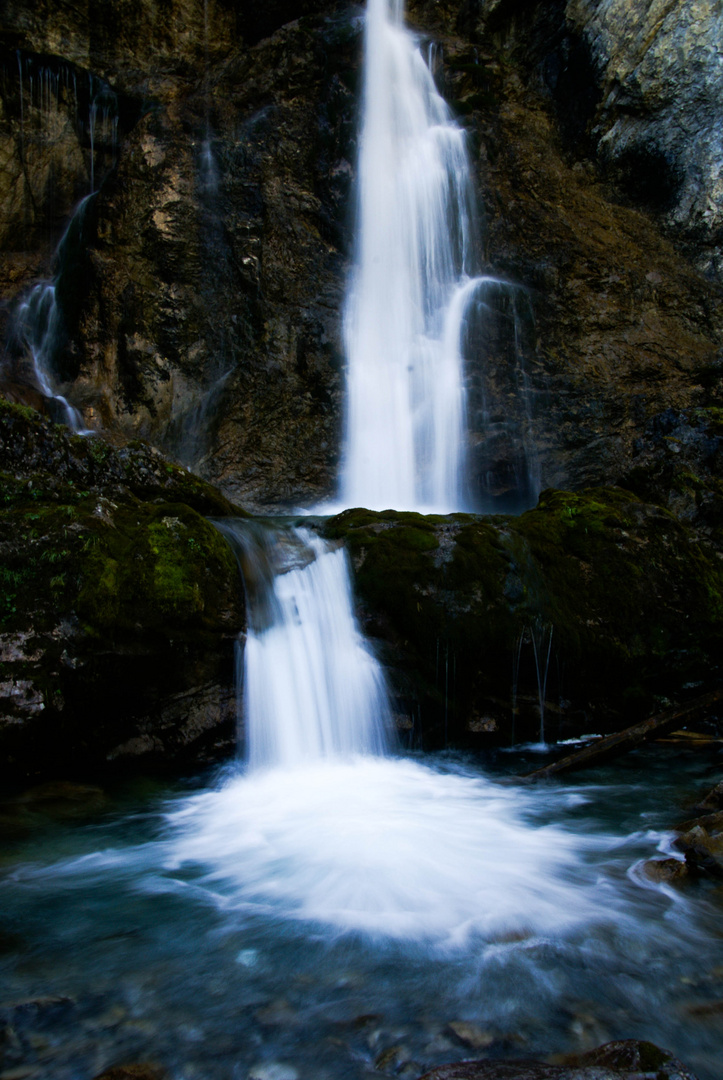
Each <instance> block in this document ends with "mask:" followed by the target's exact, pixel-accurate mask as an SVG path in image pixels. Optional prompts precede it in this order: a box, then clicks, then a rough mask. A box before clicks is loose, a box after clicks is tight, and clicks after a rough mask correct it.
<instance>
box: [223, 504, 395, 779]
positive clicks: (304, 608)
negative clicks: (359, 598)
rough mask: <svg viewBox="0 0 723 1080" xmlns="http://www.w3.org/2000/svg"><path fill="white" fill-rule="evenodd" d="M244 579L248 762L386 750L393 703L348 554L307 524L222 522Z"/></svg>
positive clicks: (276, 762) (243, 691) (302, 759)
mask: <svg viewBox="0 0 723 1080" xmlns="http://www.w3.org/2000/svg"><path fill="white" fill-rule="evenodd" d="M216 524H217V525H218V527H219V528H220V529H221V531H222V532H223V533H224V535H225V536H226V537H227V539H228V540H229V542H230V543H231V545H232V547H233V548H234V550H235V551H236V554H237V557H238V559H239V562H240V564H241V568H242V572H243V575H244V580H245V583H246V595H247V602H248V609H249V615H248V621H249V630H248V635H247V639H246V646H245V649H244V654H243V671H242V678H241V687H242V688H241V697H242V701H243V714H244V717H245V720H246V730H247V758H248V761H249V764H250V765H251V766H252V767H254V768H256V767H260V766H274V765H280V766H291V765H298V764H300V763H302V762H310V761H314V760H319V759H327V758H337V757H340V756H349V755H351V754H383V753H384V750H385V748H386V739H387V734H386V733H387V731H388V730H389V727H390V715H391V711H390V707H389V701H388V697H387V691H386V686H385V681H384V675H383V672H382V669H381V666H380V664H379V662H378V661H377V660H376V658H375V657H374V656H373V654H372V653H371V651H370V650H369V648H368V646H367V645H366V644H365V642H364V639H363V637H362V635H361V633H360V631H359V629H358V627H357V624H356V620H355V618H354V608H353V597H352V591H351V583H350V579H349V571H348V567H347V562H346V553H345V551H344V550H343V548H336V549H331V548H329V547H328V546H327V545H326V544H325V543H324V541H323V540H321V539H319V537H317V536H315V535H314V534H313V533H311V532H310V531H309V530H306V529H278V528H277V529H273V530H272V529H271V528H261V529H259V528H254V527H253V526H248V525H246V524H245V523H244V522H235V521H232V522H217V523H216Z"/></svg>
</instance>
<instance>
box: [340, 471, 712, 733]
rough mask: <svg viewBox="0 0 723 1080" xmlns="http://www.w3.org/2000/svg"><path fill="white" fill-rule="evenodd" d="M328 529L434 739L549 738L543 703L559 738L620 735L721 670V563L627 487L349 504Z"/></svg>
mask: <svg viewBox="0 0 723 1080" xmlns="http://www.w3.org/2000/svg"><path fill="white" fill-rule="evenodd" d="M325 531H326V534H327V535H328V536H330V537H332V538H343V539H344V541H345V543H346V545H347V548H348V550H349V552H350V555H351V558H352V562H353V566H354V577H355V583H356V590H357V594H358V596H359V598H360V601H361V605H362V611H363V618H364V622H365V628H366V630H367V632H368V633H369V634H370V635H371V636H372V637H374V638H376V639H377V640H378V641H379V642H380V647H381V649H382V655H383V658H384V660H385V662H386V663H387V667H388V669H389V670H390V672H391V673H392V679H393V681H394V684H395V688H396V691H397V694H398V698H399V701H400V705H399V709H400V711H401V712H402V714H403V715H405V716H406V717H408V718H409V723H408V725H407V726H410V725H411V724H412V722H413V723H414V724H415V725H416V729H417V731H419V729H420V725H419V723H418V720H417V717H419V716H421V729H423V730H424V732H425V739H427V740H428V742H430V743H432V742H434V743H439V742H440V741H446V740H450V741H457V742H458V741H467V742H472V743H473V744H474V743H476V744H480V743H481V744H484V743H494V742H503V743H505V742H506V743H509V742H511V741H514V740H515V739H519V740H524V739H529V738H536V737H539V735H540V731H541V727H542V726H543V725H542V722H541V721H542V717H541V712H542V713H543V714H544V734H545V736H546V737H547V738H550V739H556V738H560V737H565V736H567V735H571V734H579V733H580V732H581V731H594V732H597V733H599V732H600V731H605V730H608V731H609V730H618V729H619V728H621V727H623V726H625V725H624V723H621V720H622V719H623V718H626V717H627V718H630V722H633V721H639V720H640V719H641V718H644V717H645V716H647V715H649V714H650V713H651V712H653V711H654V708H653V706H654V703H655V701H656V700H659V697H658V695H662V696H668V697H670V698H674V697H677V696H680V695H681V694H682V695H683V696H685V693H686V691H685V690H684V689H683V688H684V687H686V686H687V687H688V688H689V689H688V690H687V693H688V694H690V687H691V686H698V687H702V686H704V685H705V684H706V683H709V682H710V680H711V679H714V678H715V675H716V672H717V670H718V667H717V665H718V660H717V656H718V650H719V648H720V640H721V633H722V632H723V605H722V598H723V593H722V591H721V590H722V589H723V571H722V570H721V568H720V564H719V560H718V558H717V557H716V555H715V553H714V552H713V551H712V550H711V549H709V548H706V547H704V546H702V545H700V544H696V543H693V542H691V541H692V538H691V535H690V533H689V532H688V531H687V529H686V528H685V527H684V526H683V525H681V523H680V522H678V521H677V520H676V519H675V518H674V517H673V516H672V515H671V514H670V513H668V512H667V511H665V510H663V509H661V508H659V507H656V506H652V505H650V504H647V503H644V502H642V501H640V500H639V499H637V498H636V497H635V496H634V495H632V494H630V493H628V492H624V491H621V490H618V489H597V490H587V491H583V492H578V493H574V494H573V493H570V492H553V491H548V492H543V494H542V496H541V498H540V502H539V504H538V506H537V507H536V508H535V509H534V510H530V511H528V512H527V513H525V514H522V515H521V516H519V517H493V518H487V519H474V518H470V517H466V516H464V515H453V516H452V517H450V518H433V517H421V516H419V515H414V514H398V513H395V512H393V511H389V512H386V513H381V514H374V513H371V512H369V511H362V510H351V511H347V512H345V513H344V514H341V515H340V516H339V517H337V518H332V519H331V520H330V521H329V522H328V524H327V525H326V530H325ZM417 709H421V713H417V711H416V710H417Z"/></svg>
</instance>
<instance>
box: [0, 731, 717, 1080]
mask: <svg viewBox="0 0 723 1080" xmlns="http://www.w3.org/2000/svg"><path fill="white" fill-rule="evenodd" d="M535 761H536V762H537V763H539V755H535ZM719 765H720V761H718V760H717V759H716V758H709V757H705V756H701V752H700V751H698V752H696V753H692V752H691V753H687V754H686V753H684V754H682V755H681V753H680V752H679V751H678V750H674V751H673V750H670V749H666V748H650V749H647V750H645V751H641V752H638V753H636V754H633V755H631V756H629V757H628V758H627V759H625V760H624V761H621V762H619V763H618V764H617V765H615V766H611V767H609V768H608V769H606V770H598V771H596V772H594V773H590V774H588V775H585V776H584V777H583V778H582V779H580V780H576V782H575V783H574V784H571V783H568V784H564V785H563V784H557V785H554V786H553V785H550V786H546V787H536V788H519V787H515V786H509V785H507V784H505V783H504V782H501V781H502V780H503V779H504V777H503V772H515V771H524V763H523V762H521V761H520V759H519V758H517V757H516V756H515V755H502V756H501V757H500V763H499V764H494V763H493V764H492V765H491V766H490V765H489V764H488V767H487V769H486V770H485V771H484V772H483V771H482V770H481V769H480V768H479V767H478V766H477V765H476V764H475V763H474V762H472V761H470V760H468V759H464V758H461V757H454V756H440V757H435V758H431V757H427V758H413V759H412V758H406V759H404V758H402V759H384V758H357V759H350V760H348V761H345V762H337V763H331V762H322V763H319V764H317V765H315V766H309V767H307V768H305V769H304V770H297V769H289V768H287V769H283V770H281V769H277V770H274V769H268V770H265V771H257V772H256V773H254V774H250V775H248V776H246V775H244V773H243V771H242V770H240V769H237V768H235V767H234V768H229V769H226V770H224V771H223V772H222V773H221V774H220V775H219V776H217V777H215V778H214V779H213V781H212V782H209V778H208V777H205V778H199V780H198V781H196V782H193V781H189V783H188V784H186V785H176V786H175V788H166V789H165V790H164V789H157V790H155V791H150V792H143V793H140V794H139V793H138V792H137V791H132V790H131V791H128V792H126V793H122V792H117V793H115V795H114V797H113V799H112V801H111V804H110V807H109V810H108V811H107V812H106V813H105V814H104V815H103V816H100V817H96V818H92V819H90V820H89V821H86V822H84V823H76V824H69V823H67V822H66V823H65V824H61V823H57V822H55V823H52V822H48V823H47V825H46V827H45V828H37V829H35V830H34V831H33V832H32V834H31V835H30V837H29V838H27V839H26V840H24V841H22V842H16V843H15V844H14V845H12V847H9V848H8V849H7V851H6V854H5V857H4V860H3V863H2V865H1V866H0V906H1V907H2V911H3V914H4V917H3V936H2V938H1V939H0V949H1V950H2V955H0V971H1V973H2V975H1V977H2V982H3V986H4V990H3V993H2V998H3V1000H4V1002H6V1003H14V1004H13V1005H11V1006H8V1005H6V1006H4V1008H3V1010H2V1015H3V1019H4V1020H5V1022H6V1023H8V1024H9V1028H10V1031H9V1033H8V1032H6V1036H5V1051H6V1060H7V1065H6V1066H5V1068H11V1067H14V1066H17V1065H19V1064H20V1063H22V1064H23V1065H25V1064H27V1066H28V1068H30V1067H31V1066H32V1067H33V1071H32V1072H31V1073H28V1075H29V1076H37V1077H43V1078H51V1077H52V1078H53V1080H70V1078H73V1080H86V1078H88V1080H90V1078H91V1077H93V1076H94V1075H95V1074H96V1073H97V1072H99V1071H100V1070H101V1069H102V1068H103V1067H107V1066H109V1065H111V1064H114V1063H118V1062H122V1061H130V1060H142V1059H154V1060H156V1061H160V1062H162V1063H164V1064H165V1065H166V1066H167V1067H168V1068H169V1069H170V1070H171V1075H172V1076H173V1077H176V1078H179V1080H181V1078H184V1080H192V1078H195V1077H209V1078H216V1077H219V1078H221V1077H224V1078H229V1077H233V1078H244V1080H245V1078H246V1077H248V1076H249V1075H250V1074H253V1075H257V1076H259V1077H261V1078H262V1080H264V1078H266V1080H292V1078H293V1074H294V1072H295V1073H296V1074H298V1076H299V1078H300V1080H304V1078H305V1077H309V1078H311V1077H314V1078H315V1080H316V1078H318V1077H328V1078H330V1080H331V1078H337V1077H339V1078H340V1077H350V1078H356V1077H363V1076H365V1075H369V1074H374V1075H377V1076H378V1075H380V1071H381V1072H386V1073H387V1074H389V1075H402V1076H408V1077H415V1076H419V1075H421V1073H422V1072H424V1071H425V1070H426V1069H427V1068H429V1067H432V1066H433V1065H435V1064H438V1063H441V1062H445V1061H453V1060H458V1059H460V1058H462V1057H472V1056H480V1055H482V1054H487V1055H492V1056H506V1057H510V1056H524V1055H530V1056H538V1055H539V1056H541V1055H547V1054H554V1053H560V1052H569V1051H573V1050H578V1049H585V1048H588V1047H592V1046H595V1045H598V1044H599V1043H601V1042H604V1041H606V1040H608V1039H611V1038H623V1037H635V1038H649V1039H652V1040H653V1041H654V1042H657V1043H658V1044H660V1045H663V1046H666V1047H668V1048H669V1049H672V1050H675V1051H676V1052H677V1053H678V1055H679V1056H680V1057H682V1058H683V1060H684V1061H686V1063H687V1064H688V1065H689V1066H690V1067H692V1068H693V1069H695V1070H697V1072H698V1075H699V1077H700V1078H701V1080H714V1078H717V1077H719V1076H720V1066H719V1064H718V1063H719V1061H720V1060H721V1059H722V1058H723V1020H722V1017H723V1012H722V1011H721V1010H720V1009H719V1010H718V1011H717V1012H716V1008H715V1003H716V1002H718V1003H720V1002H721V1000H723V937H722V936H721V931H720V926H721V914H722V913H723V901H722V900H721V897H720V894H719V893H718V892H717V890H716V888H715V887H714V886H706V885H702V886H701V885H693V886H691V887H689V888H688V889H687V890H683V891H681V892H679V893H674V892H673V891H672V890H666V889H662V888H659V887H654V886H650V885H646V884H644V881H643V879H642V878H640V877H639V875H638V874H637V873H636V870H635V866H636V864H637V863H638V862H639V860H641V859H643V858H648V857H651V856H655V855H656V853H657V852H658V851H659V850H660V851H666V850H667V846H668V843H669V837H668V834H666V833H665V832H664V831H663V829H664V828H665V827H666V826H667V825H669V824H670V823H671V822H672V821H673V820H675V819H676V818H677V817H678V815H679V814H680V812H681V810H683V808H684V806H685V802H686V800H688V801H690V800H691V799H692V797H693V794H694V792H695V791H696V790H698V789H701V790H702V789H706V788H707V787H710V786H711V785H712V783H713V782H714V780H715V778H716V775H717V772H716V770H717V768H718V767H719ZM39 999H44V1000H40V1002H39ZM38 1002H39V1003H38ZM463 1022H464V1023H467V1024H468V1025H471V1027H467V1028H461V1027H459V1024H460V1023H463ZM0 1023H1V1021H0ZM450 1024H456V1025H457V1034H455V1032H454V1029H453V1028H450V1027H449V1025H450ZM460 1033H461V1034H462V1035H465V1036H466V1037H467V1038H468V1039H471V1040H472V1042H473V1044H474V1043H476V1046H475V1045H470V1043H469V1042H468V1043H467V1044H463V1043H462V1042H461V1041H460V1040H459V1038H458V1036H459V1034H460ZM375 1063H376V1068H375ZM0 1075H2V1074H1V1073H0Z"/></svg>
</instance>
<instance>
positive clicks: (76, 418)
mask: <svg viewBox="0 0 723 1080" xmlns="http://www.w3.org/2000/svg"><path fill="white" fill-rule="evenodd" d="M92 198H93V196H92V194H91V195H86V197H85V198H84V199H82V200H81V202H80V203H79V205H78V208H77V210H76V211H75V213H74V214H73V217H72V218H71V220H70V222H69V224H68V228H67V229H66V231H65V233H64V234H63V237H62V239H61V241H60V243H59V245H58V249H57V251H56V254H55V261H56V264H57V267H58V270H57V273H56V275H55V277H54V278H53V280H52V281H40V282H38V284H37V285H34V286H33V288H32V289H31V290H30V292H29V293H28V295H27V296H26V297H25V299H24V300H23V301H22V303H21V304H20V306H19V307H18V310H17V313H16V315H15V320H14V335H15V338H16V339H17V340H18V341H19V342H20V343H21V345H22V346H23V347H24V349H25V351H26V353H27V355H28V356H29V358H30V361H31V363H32V370H33V377H34V381H35V384H36V386H37V388H38V390H40V392H41V394H42V395H43V397H44V398H46V400H47V401H48V402H49V404H50V406H51V409H52V411H53V413H54V418H55V420H56V421H57V422H59V423H64V424H67V426H68V427H69V428H70V429H71V430H72V431H74V432H77V433H78V434H80V435H88V434H91V432H90V430H89V429H88V428H85V426H84V425H83V418H82V416H81V414H80V412H79V411H78V409H76V408H75V406H74V405H71V403H70V402H69V401H68V400H67V398H65V397H64V396H63V395H62V394H60V393H59V392H58V386H57V382H58V376H57V371H56V358H57V355H58V352H59V351H60V349H61V347H62V345H63V340H64V334H65V330H64V326H63V319H62V315H61V312H60V308H59V306H58V300H57V285H58V281H59V279H60V276H61V274H62V271H63V265H64V262H65V255H66V247H67V244H68V242H69V238H70V236H71V233H75V232H76V231H77V232H80V233H81V234H82V229H83V224H84V219H85V212H86V209H87V207H88V203H89V202H90V200H91V199H92Z"/></svg>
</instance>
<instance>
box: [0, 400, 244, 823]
mask: <svg viewBox="0 0 723 1080" xmlns="http://www.w3.org/2000/svg"><path fill="white" fill-rule="evenodd" d="M0 473H1V474H2V478H3V485H4V486H3V502H2V506H0V581H1V582H2V590H0V620H1V621H2V627H3V635H2V643H1V651H0V657H1V659H0V762H1V767H2V768H3V769H5V770H12V771H13V772H14V774H15V778H16V780H17V777H18V774H20V775H24V774H25V772H26V770H28V771H29V770H31V769H32V770H33V771H37V772H43V771H47V770H49V769H51V768H52V769H53V771H55V772H56V773H57V771H58V770H60V769H61V768H63V764H64V763H65V764H66V765H67V766H68V767H72V768H74V769H78V768H80V767H82V766H83V765H85V764H90V763H93V764H94V765H102V764H103V763H107V762H108V761H119V760H122V759H123V758H124V757H125V758H132V757H134V756H137V754H138V753H139V752H143V753H144V754H145V756H146V758H153V757H154V756H155V758H156V759H157V760H160V759H165V760H171V759H173V758H174V757H176V756H178V757H182V756H183V755H184V754H188V753H189V752H197V753H201V755H203V754H209V755H210V756H214V754H218V753H219V752H223V750H226V749H227V748H228V747H229V746H230V745H231V744H232V743H233V740H234V738H235V705H234V695H233V646H234V640H235V637H236V635H237V633H238V632H239V630H240V629H241V628H242V626H243V618H244V615H243V594H242V587H241V582H240V578H239V574H238V568H237V565H236V561H235V558H234V556H233V555H232V553H231V551H230V549H229V548H228V547H227V545H226V543H225V541H224V540H223V538H222V536H221V534H220V533H219V532H218V530H217V529H215V528H214V527H213V526H212V525H211V524H210V523H209V522H208V521H207V520H206V519H205V517H203V516H202V514H201V513H199V512H198V510H197V509H196V508H195V507H198V508H199V509H200V510H201V511H205V512H209V511H210V512H218V511H219V510H220V511H221V512H222V513H223V512H224V511H227V510H232V509H233V508H231V507H230V506H229V504H228V503H227V502H226V501H225V500H224V499H223V498H222V497H221V496H219V495H218V494H217V493H216V492H215V491H214V490H213V489H212V488H211V487H209V485H207V484H204V483H203V482H202V481H199V480H198V479H197V478H195V477H191V476H189V474H187V473H186V471H185V470H183V469H179V468H178V467H177V466H174V465H171V464H170V463H169V462H167V461H165V460H164V459H163V458H162V457H161V455H160V454H159V453H158V452H157V451H152V450H151V449H150V448H147V447H146V448H144V447H137V448H132V447H126V448H122V449H116V448H114V447H112V446H110V445H109V444H107V443H104V442H103V441H102V440H100V439H99V438H93V439H83V438H79V437H77V436H72V435H70V434H69V433H68V432H67V431H66V430H65V429H62V428H59V427H57V426H55V425H51V424H49V423H48V422H47V421H44V420H42V419H41V418H39V417H37V416H36V415H34V414H32V413H31V412H30V410H27V409H23V408H18V407H16V406H9V405H7V403H6V404H5V405H3V406H2V408H0ZM111 496H112V497H111ZM100 700H102V701H103V702H104V706H103V709H102V710H101V711H100V713H99V710H98V701H100ZM99 716H100V717H101V719H99ZM217 744H221V745H220V746H219V745H217ZM31 747H32V752H31ZM191 748H193V750H191ZM31 762H32V764H31ZM76 795H79V792H78V791H76V792H75V794H73V793H72V792H70V791H69V790H67V789H66V790H65V792H64V793H63V791H61V790H60V789H55V790H54V791H46V793H45V796H42V793H40V794H39V795H38V800H39V801H38V800H36V806H35V807H33V809H38V808H39V807H41V805H42V802H43V800H44V801H45V803H46V806H47V807H51V806H52V804H53V803H55V810H57V811H58V812H59V813H60V812H68V813H72V812H75V811H74V809H73V808H77V807H78V806H80V804H81V803H82V802H83V799H82V798H76V797H75V796H76ZM61 804H64V806H65V810H64V811H63V810H62V807H61ZM28 806H29V804H28ZM55 810H54V811H53V812H55Z"/></svg>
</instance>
